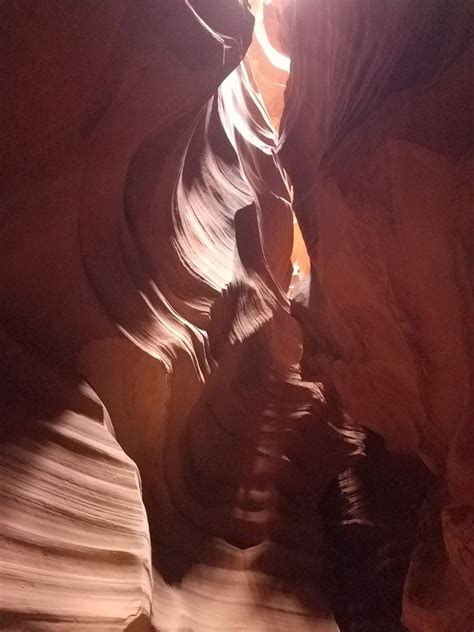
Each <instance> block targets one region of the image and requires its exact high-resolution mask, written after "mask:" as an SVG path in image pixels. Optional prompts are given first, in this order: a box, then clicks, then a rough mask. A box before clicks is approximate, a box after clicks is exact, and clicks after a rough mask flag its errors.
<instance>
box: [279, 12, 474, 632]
mask: <svg viewBox="0 0 474 632" xmlns="http://www.w3.org/2000/svg"><path fill="white" fill-rule="evenodd" d="M288 30H289V34H290V42H289V44H288V48H289V54H290V56H291V58H292V67H291V73H290V78H289V82H288V87H287V93H286V105H285V112H284V115H283V120H282V139H283V143H282V144H283V146H282V149H281V152H280V156H281V157H282V159H283V164H284V165H285V167H286V168H287V170H288V173H289V175H290V177H291V180H292V183H293V186H294V207H295V213H296V215H297V218H298V221H299V224H300V226H301V229H302V234H303V236H304V239H305V242H306V245H307V248H308V253H309V256H310V259H311V264H312V269H311V280H310V281H308V280H306V281H304V282H303V284H302V285H300V286H299V287H298V288H296V289H295V305H294V310H293V312H294V314H295V316H296V317H297V318H298V320H299V321H300V323H301V324H302V326H303V329H304V336H305V343H304V354H303V367H304V375H305V376H307V379H314V378H315V376H318V378H319V379H322V380H323V381H324V380H325V379H326V380H333V381H334V383H335V385H336V387H337V389H338V391H339V393H340V395H341V397H342V400H343V402H344V405H345V406H346V407H347V410H348V412H349V413H350V414H351V415H352V417H353V418H354V419H356V420H357V421H358V422H360V423H361V424H363V425H364V426H366V427H368V428H370V429H372V430H374V431H376V432H377V433H378V434H380V435H382V437H384V439H385V441H386V445H387V447H388V448H389V449H390V450H392V451H395V452H400V453H402V452H411V453H416V454H418V455H419V457H420V458H421V459H422V461H423V462H424V463H425V464H426V465H427V466H428V467H429V468H430V469H431V471H432V472H433V474H435V475H436V477H437V483H436V486H435V487H436V488H435V489H433V491H432V493H430V495H429V497H428V499H427V504H426V509H425V513H426V517H425V518H424V519H422V523H421V526H420V533H419V540H418V545H417V549H416V551H415V553H414V556H413V558H412V561H411V566H410V571H409V576H408V579H407V582H406V585H405V594H404V615H403V619H404V622H405V624H406V625H407V626H408V628H409V629H410V630H413V631H416V632H418V631H420V632H421V631H422V632H427V631H430V632H431V631H433V632H434V631H436V632H441V631H446V632H447V631H448V630H459V631H463V632H470V631H471V630H472V629H473V627H474V610H473V603H474V598H473V591H474V585H473V582H472V571H473V568H474V558H473V548H472V543H473V535H474V531H473V522H472V517H473V515H474V513H473V512H474V485H473V480H474V479H473V467H474V443H473V435H472V432H473V431H472V428H473V418H472V407H473V399H472V393H473V369H474V361H473V357H472V350H473V349H474V345H473V344H472V342H473V341H472V331H473V310H472V307H473V303H472V278H473V274H472V273H473V267H472V264H473V262H472V247H471V245H470V244H471V241H472V226H473V224H472V217H473V214H472V189H471V188H470V186H471V183H470V178H469V176H468V174H472V129H473V128H472V117H471V112H470V109H469V105H468V104H469V103H470V100H471V99H472V82H471V80H470V73H471V72H472V38H471V33H472V7H470V6H469V3H465V2H462V1H460V2H450V3H445V2H440V1H439V2H438V1H437V0H433V1H432V2H431V1H430V2H428V3H412V2H396V3H384V2H381V3H373V2H366V1H365V0H360V1H357V2H350V3H344V2H329V1H327V2H325V1H322V2H310V1H306V0H302V1H301V2H297V3H295V4H294V6H293V9H292V12H291V23H290V26H289V29H288Z"/></svg>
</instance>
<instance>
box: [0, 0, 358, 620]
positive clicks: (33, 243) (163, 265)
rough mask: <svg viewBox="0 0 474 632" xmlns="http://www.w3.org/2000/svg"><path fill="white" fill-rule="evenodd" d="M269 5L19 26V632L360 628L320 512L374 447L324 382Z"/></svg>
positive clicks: (9, 293) (9, 197)
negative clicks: (341, 602) (305, 294)
mask: <svg viewBox="0 0 474 632" xmlns="http://www.w3.org/2000/svg"><path fill="white" fill-rule="evenodd" d="M245 5H246V3H244V2H239V1H238V0H211V1H210V2H209V1H208V0H206V1H205V2H201V1H198V0H194V1H193V2H191V1H184V0H183V1H179V2H174V1H173V2H167V1H164V0H163V1H161V2H156V1H151V0H140V1H139V2H130V1H125V0H123V1H121V0H114V1H113V2H112V1H110V2H102V3H99V4H95V3H86V2H85V3H82V2H80V3H76V4H71V3H64V2H53V1H51V2H47V3H44V4H41V5H40V4H36V3H34V4H28V5H21V4H18V3H11V4H6V5H4V6H3V7H2V9H1V11H2V16H1V17H2V20H1V24H2V26H1V27H0V28H1V29H2V43H3V48H4V51H3V55H2V63H3V64H4V69H3V72H4V75H3V76H4V77H5V78H6V81H5V98H4V99H2V107H3V108H4V117H5V119H4V120H5V122H6V125H5V134H4V136H5V142H4V145H3V148H2V159H3V160H2V162H3V170H2V173H3V175H4V181H3V187H2V209H3V212H2V222H1V226H0V231H1V240H2V245H3V248H2V252H1V255H0V257H1V261H0V270H1V277H0V279H1V280H0V282H1V288H2V293H1V320H0V322H1V331H2V338H3V339H4V346H5V353H4V354H3V357H2V359H1V361H0V368H1V376H2V388H1V400H0V401H1V405H2V409H1V410H2V423H3V422H4V428H6V432H5V433H4V436H3V438H2V461H1V463H2V465H1V481H2V488H1V489H2V498H3V501H4V502H3V503H2V505H1V509H0V521H1V528H0V533H1V534H2V537H1V548H2V553H1V555H0V559H1V562H0V583H1V590H0V611H1V616H2V617H3V620H2V621H3V624H4V627H5V626H6V627H7V629H17V630H26V629H28V630H33V629H34V630H45V631H46V630H48V631H49V630H52V629H58V630H61V631H64V632H65V631H68V630H86V629H91V630H97V631H99V630H124V629H129V630H148V629H154V630H167V631H171V630H176V631H177V630H183V629H190V630H193V631H194V630H195V631H196V632H197V631H200V630H219V631H222V630H226V631H227V630H229V631H230V630H251V631H252V632H259V631H263V630H272V631H274V630H287V629H289V628H290V627H291V628H292V629H295V630H318V631H328V632H329V631H335V630H337V626H336V624H335V622H334V620H333V617H332V615H331V613H330V612H329V609H328V607H327V604H326V602H325V599H324V597H323V596H322V594H321V590H320V588H319V586H320V581H319V577H320V568H319V567H320V554H319V551H320V546H321V525H320V519H319V513H318V503H319V499H320V497H321V495H322V493H323V491H324V489H325V488H326V487H327V484H328V481H329V480H330V479H332V478H334V477H335V476H336V475H337V473H338V472H340V471H343V470H345V469H346V468H347V467H348V466H349V465H350V464H351V463H352V462H355V461H357V460H358V458H359V456H360V455H361V454H362V451H363V449H362V443H363V435H362V433H361V432H360V431H359V430H358V429H357V428H356V427H355V426H354V424H352V422H351V421H350V419H349V418H348V417H347V416H346V415H344V414H343V413H342V411H341V410H340V407H339V406H338V404H337V402H336V401H335V400H334V401H333V399H332V398H331V397H329V398H326V397H325V395H324V387H323V386H322V385H321V384H318V383H316V382H312V381H303V380H302V379H301V375H300V359H301V349H302V339H301V332H300V329H299V326H298V325H297V323H296V321H295V319H294V318H293V317H292V316H291V314H290V304H289V301H288V298H287V296H286V291H287V290H288V286H289V283H290V279H291V276H292V266H291V262H290V256H291V252H292V248H293V216H292V211H291V205H290V194H289V186H288V182H287V179H286V176H285V175H284V173H283V171H282V169H281V167H280V166H279V163H278V160H277V159H276V156H275V149H276V146H277V138H276V134H275V131H274V129H273V127H272V125H271V119H270V116H269V114H268V113H267V110H266V108H265V105H264V101H263V100H262V98H261V97H260V96H259V94H258V90H257V81H256V79H255V77H254V75H253V70H252V67H255V60H254V63H253V66H252V62H251V59H252V58H251V57H250V58H249V59H247V60H246V61H244V62H242V59H243V57H244V54H245V51H246V50H247V48H248V46H249V44H250V40H251V36H252V28H253V22H254V19H253V17H252V15H251V13H250V11H249V10H248V9H247V8H246V6H245ZM241 62H242V63H241ZM280 96H281V95H280ZM85 382H87V383H88V384H89V385H90V387H92V388H90V387H89V386H86V385H85ZM92 389H93V390H92ZM138 471H139V472H140V477H141V480H142V485H143V490H142V488H141V485H140V482H139V477H138ZM142 493H143V503H144V504H142ZM145 508H146V515H145ZM152 564H153V571H152V569H151V565H152ZM3 624H2V625H3Z"/></svg>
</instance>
